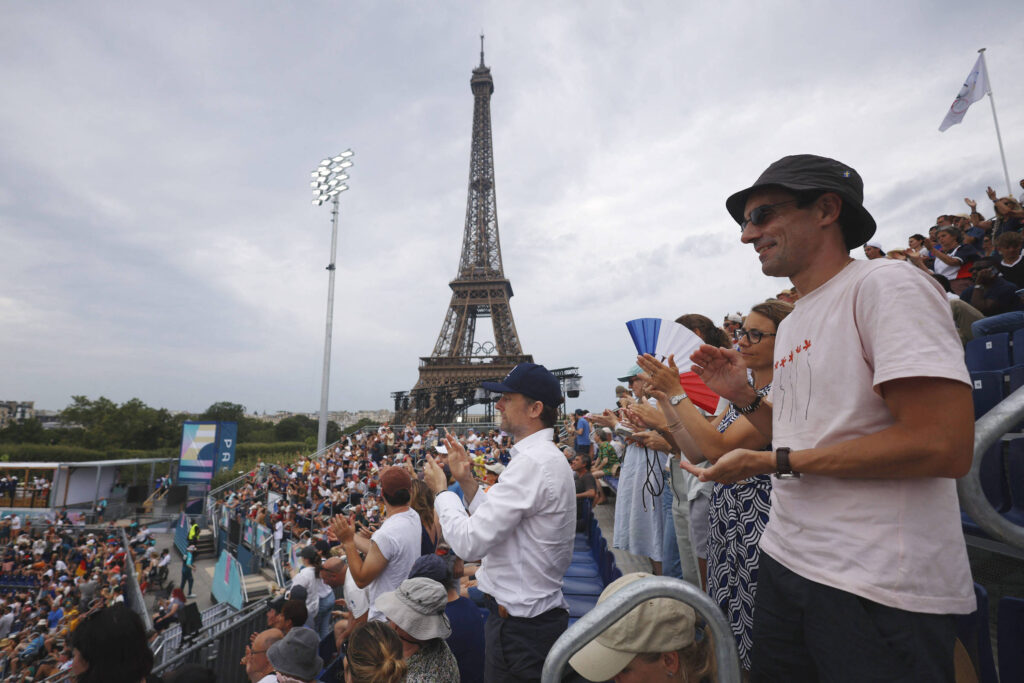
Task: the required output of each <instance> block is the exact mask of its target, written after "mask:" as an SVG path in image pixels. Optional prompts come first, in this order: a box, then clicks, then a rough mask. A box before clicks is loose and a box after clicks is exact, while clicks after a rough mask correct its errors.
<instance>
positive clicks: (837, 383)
mask: <svg viewBox="0 0 1024 683" xmlns="http://www.w3.org/2000/svg"><path fill="white" fill-rule="evenodd" d="M904 377H945V378H949V379H953V380H956V381H958V382H965V383H967V384H968V385H969V384H970V377H969V375H968V373H967V368H966V367H965V365H964V353H963V347H962V346H961V345H960V341H959V338H958V337H957V333H956V329H955V328H954V326H953V319H952V314H951V311H950V308H949V303H948V302H947V301H946V299H945V297H944V296H943V294H942V291H941V289H940V288H939V286H938V284H937V283H936V282H935V281H934V280H932V279H931V278H930V277H928V276H927V275H926V274H925V273H924V272H922V271H920V270H919V269H917V268H914V267H912V266H910V265H908V264H906V263H903V262H901V261H890V260H886V259H877V260H874V261H854V262H852V263H851V264H850V265H848V266H847V267H846V268H844V269H843V270H842V271H841V272H840V273H839V274H837V275H836V276H835V277H833V278H832V279H831V280H829V281H828V282H826V283H825V284H824V285H822V286H821V287H819V288H818V289H816V290H814V291H812V292H811V293H810V294H808V295H807V296H805V297H803V298H801V299H800V300H799V301H798V302H797V303H796V306H795V308H794V311H793V313H791V314H790V315H789V316H788V317H787V318H786V319H785V320H784V321H783V322H782V324H781V325H780V326H779V332H778V337H776V340H775V375H774V380H773V383H772V392H771V399H772V404H773V411H772V445H773V446H774V447H776V448H778V447H780V446H788V447H789V448H792V449H793V450H794V451H797V450H800V449H804V448H814V447H817V446H827V445H830V444H835V443H840V442H843V441H848V440H850V439H854V438H857V437H859V436H863V435H866V434H873V433H875V432H878V431H881V430H882V429H885V428H886V427H888V426H890V425H892V424H893V422H894V420H893V417H892V414H891V413H890V412H889V410H888V408H887V407H886V405H885V401H884V400H883V399H882V397H881V396H880V395H879V394H878V392H877V387H878V386H879V385H880V384H882V383H884V382H887V381H889V380H893V379H897V378H904ZM968 410H970V407H968ZM935 419H937V420H940V419H942V416H941V415H936V416H935ZM772 483H773V487H772V509H771V516H770V518H769V521H768V525H767V527H766V528H765V531H764V535H763V536H762V537H761V548H762V550H763V551H764V552H766V553H768V554H769V555H771V556H772V558H773V559H775V560H777V561H778V562H780V563H781V564H783V565H785V566H786V567H788V568H789V569H791V570H792V571H794V572H796V573H797V574H799V575H801V576H803V577H805V578H807V579H810V580H812V581H816V582H818V583H822V584H826V585H829V586H833V587H835V588H838V589H840V590H844V591H847V592H850V593H854V594H855V595H859V596H862V597H864V598H867V599H869V600H872V601H874V602H878V603H881V604H883V605H889V606H892V607H896V608H899V609H905V610H910V611H914V612H926V613H933V614H948V613H953V614H966V613H969V612H972V611H974V609H975V599H974V588H973V584H972V580H971V570H970V566H969V565H968V561H967V549H966V546H965V545H964V539H963V532H962V531H961V526H960V511H959V504H958V502H957V495H956V483H955V481H954V480H953V479H948V478H915V479H839V478H834V477H823V476H814V475H806V474H805V475H804V476H802V477H801V478H799V479H795V480H777V479H776V480H774V481H773V482H772Z"/></svg>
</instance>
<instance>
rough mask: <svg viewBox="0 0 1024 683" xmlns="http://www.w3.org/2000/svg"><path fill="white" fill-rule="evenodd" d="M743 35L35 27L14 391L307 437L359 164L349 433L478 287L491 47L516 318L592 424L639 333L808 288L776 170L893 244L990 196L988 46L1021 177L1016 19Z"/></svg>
mask: <svg viewBox="0 0 1024 683" xmlns="http://www.w3.org/2000/svg"><path fill="white" fill-rule="evenodd" d="M748 5H749V3H742V2H726V3H718V4H716V5H714V6H713V7H704V6H700V5H694V6H683V5H680V4H679V3H675V2H667V1H666V2H647V3H640V4H637V3H618V2H608V3H600V4H594V3H590V4H585V5H579V6H576V5H565V6H555V7H552V6H549V3H539V2H536V3H534V2H527V3H515V4H509V3H500V2H490V3H483V4H479V3H459V4H453V5H440V6H431V7H426V6H420V5H416V4H410V3H399V2H379V3H373V4H370V5H365V6H360V5H357V4H356V5H354V4H352V3H344V4H342V3H329V2H314V3H306V4H304V5H302V6H301V7H299V6H297V5H281V4H269V3H263V4H260V3H257V4H253V3H243V2H229V3H217V4H215V5H210V4H208V3H202V4H200V3H196V2H186V3H177V4H175V5H174V6H173V7H172V6H166V7H165V6H158V5H143V6H140V5H139V4H138V3H130V2H105V3H89V4H83V3H73V2H56V3H46V4H45V6H43V5H41V4H39V3H17V4H12V5H11V6H10V7H8V8H6V9H7V11H6V12H5V21H4V23H3V25H2V26H0V79H2V82H3V83H4V85H5V104H6V105H7V106H5V107H2V108H0V149H2V150H3V154H2V155H0V273H2V274H3V276H2V282H3V287H0V326H2V330H3V334H2V335H0V357H2V358H4V363H3V365H2V369H0V388H2V389H3V391H2V392H0V393H2V394H3V395H4V396H6V397H7V398H12V399H13V398H18V399H35V400H36V401H37V404H38V405H40V406H42V407H47V408H60V407H63V406H64V405H65V404H66V403H67V402H68V400H69V397H70V395H71V394H79V393H81V394H88V395H92V396H96V395H99V394H101V393H102V394H106V395H108V396H110V397H111V398H113V399H115V400H126V399H128V398H130V397H132V396H138V397H140V398H142V399H143V400H145V401H146V402H148V403H150V404H153V405H161V406H167V407H171V408H182V409H193V410H199V409H202V408H204V407H205V406H207V405H209V404H210V403H213V402H214V401H218V400H234V401H239V402H242V403H244V404H246V405H247V406H249V407H250V408H253V409H258V410H268V411H270V410H277V409H289V410H314V409H315V408H316V407H317V405H318V400H319V382H320V379H319V377H320V363H321V358H322V352H323V348H322V344H323V326H324V311H325V304H326V288H327V277H326V271H325V270H324V266H325V265H326V264H327V261H328V254H327V252H328V247H329V239H330V235H329V232H330V216H329V211H327V210H326V208H325V207H322V208H319V209H318V208H315V207H313V206H312V205H311V204H310V202H309V198H308V197H309V194H308V189H309V188H308V181H307V179H308V174H309V171H310V170H311V168H312V167H314V166H315V165H316V164H317V162H318V161H319V159H320V158H322V157H323V156H326V155H329V154H333V153H336V152H337V151H340V150H341V149H344V148H346V147H349V146H351V147H353V148H354V149H355V150H356V153H357V156H356V166H355V168H354V169H353V173H352V180H351V183H350V185H351V188H352V189H351V191H350V192H348V193H346V194H345V195H343V196H342V202H341V220H340V237H339V257H338V271H337V275H338V277H337V280H338V297H337V307H336V313H335V343H334V368H333V373H332V388H331V396H332V399H331V406H332V408H339V409H340V408H349V409H355V408H374V407H385V406H388V405H389V404H390V401H389V398H388V394H389V392H391V391H393V390H399V389H408V388H409V387H411V386H412V385H413V383H414V382H415V381H416V372H417V365H418V358H419V356H422V355H427V354H428V353H429V352H430V350H431V349H432V348H433V344H434V339H435V337H436V335H437V332H438V330H439V328H440V325H441V320H442V317H443V315H444V312H445V308H446V306H447V303H448V297H449V293H450V290H449V289H448V286H447V283H448V281H449V280H450V279H451V278H452V277H453V276H454V275H455V271H456V267H457V263H458V250H459V246H460V244H461V239H462V222H463V218H464V214H465V200H466V187H465V184H466V177H467V170H468V160H469V143H470V126H471V114H472V96H471V94H470V92H469V87H468V80H469V76H470V70H471V69H472V67H473V66H475V65H476V63H477V61H478V54H477V50H478V47H477V42H476V41H477V38H476V35H477V33H478V32H479V29H480V28H481V27H483V28H485V29H486V30H487V32H488V38H487V62H488V64H489V65H490V66H491V67H492V70H493V74H494V79H495V86H496V89H495V94H494V98H493V100H492V113H493V124H494V145H495V160H496V164H497V188H498V211H499V223H500V227H501V236H502V247H503V255H504V264H505V270H506V274H507V275H508V276H509V277H510V279H511V280H512V283H513V286H514V288H515V292H516V296H515V297H514V298H513V300H512V307H513V313H514V315H515V319H516V323H517V325H518V328H519V332H520V335H521V337H522V341H523V344H524V347H525V349H526V351H527V352H530V353H533V354H534V356H535V357H536V359H537V360H538V361H540V362H543V363H546V364H548V365H550V366H553V367H561V366H567V365H578V366H579V367H580V368H581V370H582V372H583V374H584V377H585V385H586V389H587V391H586V392H585V393H584V394H583V396H582V397H581V399H579V400H578V402H579V403H580V404H583V405H587V406H588V407H592V408H596V407H598V406H600V405H604V404H605V403H608V402H610V400H611V387H612V386H613V384H614V377H615V376H616V375H617V374H619V373H621V372H622V370H623V369H624V367H625V366H626V365H628V363H629V362H630V357H631V355H632V354H633V349H632V346H631V343H630V342H629V338H628V335H626V333H625V328H624V326H623V322H624V321H625V320H628V319H630V318H634V317H641V316H657V317H667V318H668V317H675V316H676V315H679V314H680V313H683V312H701V313H705V314H706V315H709V316H711V317H712V318H714V319H716V320H717V319H720V318H721V316H722V315H723V314H724V313H725V312H726V311H733V310H746V309H748V308H749V307H750V305H752V304H753V303H755V302H756V301H759V300H761V299H763V298H765V297H766V296H768V295H770V294H774V293H775V292H777V291H778V290H779V289H780V288H782V287H783V286H785V284H786V283H785V282H784V281H780V280H776V279H772V278H766V277H764V276H762V275H761V274H760V272H759V270H758V265H757V260H756V258H755V256H754V254H753V251H752V250H751V249H750V248H749V247H746V246H744V245H742V244H740V243H739V239H738V234H737V230H736V227H735V225H734V224H733V223H732V222H731V220H730V219H729V218H728V216H727V215H726V214H725V212H724V209H723V202H724V198H725V197H726V196H727V195H728V194H729V193H731V192H732V191H734V190H736V189H737V188H738V187H740V186H742V185H743V184H745V183H749V182H750V181H751V180H753V178H755V177H756V176H757V174H758V173H759V172H760V171H761V170H762V169H763V168H764V166H766V165H767V164H768V163H770V162H771V161H773V160H774V159H775V158H777V157H779V156H781V155H783V154H789V153H793V152H804V151H813V152H817V153H821V154H827V155H831V156H835V157H838V158H841V159H843V160H845V161H847V162H848V163H851V164H852V165H854V166H855V167H856V168H858V170H859V171H861V173H862V175H863V176H864V178H865V180H866V193H867V199H866V202H867V205H868V207H869V208H870V209H871V210H872V212H873V213H874V214H875V216H876V218H877V219H878V222H879V237H880V239H882V241H883V242H884V243H885V244H886V245H888V244H894V245H895V244H897V243H900V244H901V243H902V242H903V241H904V240H905V238H906V236H907V235H909V234H910V233H912V232H917V231H919V230H921V229H922V228H923V227H927V225H929V224H930V222H931V221H933V220H934V217H935V216H936V215H938V214H939V213H947V212H959V211H962V210H963V203H962V199H963V197H964V196H968V195H971V196H974V197H976V198H983V195H984V187H985V186H986V185H989V184H994V185H995V184H999V185H1001V169H1000V167H999V161H998V155H997V151H996V146H995V140H994V134H993V130H992V124H991V116H990V114H989V112H988V110H987V108H988V105H987V103H984V102H982V103H978V104H976V105H975V106H974V107H972V108H971V110H970V111H969V112H968V114H967V116H966V118H965V120H964V123H963V124H962V125H960V126H956V127H954V128H952V129H950V130H949V131H947V132H946V133H942V134H940V133H938V131H937V127H938V124H939V121H940V120H941V119H942V116H943V114H944V111H945V109H946V108H947V107H948V105H949V103H950V101H951V100H952V98H953V96H954V95H955V93H956V90H957V88H958V86H959V83H960V81H961V79H962V78H963V77H964V76H965V75H966V74H967V71H968V70H969V68H970V66H971V64H972V63H973V61H974V59H975V50H976V49H977V48H978V47H983V46H985V47H988V49H989V51H988V57H989V68H990V75H991V78H992V81H993V85H994V87H995V89H996V96H997V99H998V102H999V105H1000V115H1001V119H1000V123H1001V125H1002V130H1003V136H1004V142H1005V144H1006V149H1007V155H1008V157H1009V159H1010V164H1011V173H1015V174H1017V177H1019V176H1020V175H1021V174H1022V166H1021V165H1020V163H1019V159H1020V158H1021V153H1022V146H1024V140H1022V138H1021V134H1020V131H1021V130H1022V128H1024V126H1022V124H1024V121H1022V118H1024V114H1022V111H1024V109H1022V108H1021V107H1020V106H1019V104H1020V102H1022V101H1024V84H1021V83H1020V80H1019V79H1018V78H1017V77H1016V75H1017V74H1019V73H1021V70H1022V66H1024V57H1022V55H1021V54H1020V51H1019V49H1018V48H1017V42H1018V41H1017V38H1016V37H1017V36H1019V35H1020V33H1021V28H1022V24H1024V20H1020V19H1016V18H1015V17H1016V16H1017V13H1016V12H1014V11H1013V10H1014V9H1016V5H1014V4H1012V3H1010V2H1008V1H1006V2H993V3H982V4H980V5H971V6H967V5H963V4H961V3H952V2H942V3H929V4H928V5H924V4H908V5H900V4H896V5H894V4H892V3H887V4H884V5H883V4H881V3H874V2H869V3H859V4H856V5H851V4H848V5H843V6H835V5H834V4H833V3H811V4H810V5H808V4H807V3H784V4H781V5H780V4H778V3H776V4H773V5H772V6H771V7H765V8H764V9H758V10H752V9H751V8H750V7H749V6H748ZM997 25H998V26H999V27H1000V28H999V30H998V31H993V29H992V27H993V26H997ZM954 37H955V38H954ZM985 204H986V202H982V207H983V210H984V208H986V207H985Z"/></svg>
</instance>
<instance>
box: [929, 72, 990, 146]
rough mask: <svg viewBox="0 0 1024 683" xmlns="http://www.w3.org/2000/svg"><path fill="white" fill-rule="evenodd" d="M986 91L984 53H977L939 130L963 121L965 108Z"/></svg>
mask: <svg viewBox="0 0 1024 683" xmlns="http://www.w3.org/2000/svg"><path fill="white" fill-rule="evenodd" d="M988 91H989V88H988V71H986V70H985V55H984V54H980V55H978V61H976V62H975V63H974V68H973V69H971V73H969V74H968V75H967V80H965V81H964V85H963V87H962V88H960V92H959V94H957V96H956V99H955V100H953V104H952V105H950V107H949V112H947V113H946V118H944V119H942V124H941V125H940V126H939V132H942V131H944V130H946V129H947V128H949V127H950V126H952V125H955V124H957V123H960V122H961V121H963V118H964V114H966V113H967V108H968V107H970V106H971V105H972V104H974V103H975V102H977V101H978V100H980V99H981V98H982V97H984V96H985V95H986V94H987V93H988Z"/></svg>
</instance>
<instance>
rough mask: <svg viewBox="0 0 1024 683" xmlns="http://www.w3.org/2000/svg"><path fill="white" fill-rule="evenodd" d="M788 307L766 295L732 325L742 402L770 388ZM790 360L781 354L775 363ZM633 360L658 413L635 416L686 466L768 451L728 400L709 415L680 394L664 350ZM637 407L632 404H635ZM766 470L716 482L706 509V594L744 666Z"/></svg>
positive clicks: (766, 495) (766, 504)
mask: <svg viewBox="0 0 1024 683" xmlns="http://www.w3.org/2000/svg"><path fill="white" fill-rule="evenodd" d="M792 310H793V306H792V305H791V304H788V303H785V302H783V301H775V300H771V301H766V302H764V303H760V304H757V305H756V306H754V307H753V308H752V309H751V310H750V313H749V314H748V315H747V317H746V318H745V319H744V321H743V327H742V328H740V329H739V330H737V332H736V334H737V339H738V345H739V354H740V357H741V358H742V360H743V362H744V364H745V365H746V366H747V369H748V370H749V371H750V377H751V382H752V384H753V386H754V389H755V390H756V391H757V395H758V397H760V398H759V399H758V401H756V402H755V403H754V404H753V405H752V406H745V407H743V408H744V409H745V410H746V412H752V410H753V409H756V407H757V404H758V403H759V402H760V399H761V398H764V397H766V396H767V395H768V392H769V391H770V389H771V382H772V376H773V372H774V364H775V333H776V330H778V326H779V323H781V322H782V320H783V319H784V318H785V317H786V316H787V315H789V313H790V312H791V311H792ZM785 360H787V359H786V358H782V359H780V361H779V362H780V363H781V362H783V361H785ZM637 363H638V364H639V365H640V367H641V368H643V370H644V373H645V376H646V377H647V379H648V382H649V383H650V385H651V387H652V388H651V395H652V396H653V397H654V398H656V399H657V400H658V405H659V407H660V408H661V414H660V415H659V414H658V413H657V411H651V410H646V409H645V408H640V410H639V411H637V412H640V413H641V415H640V417H641V418H642V419H643V420H644V421H645V422H647V423H648V424H649V425H650V426H651V427H653V428H654V429H656V430H658V431H659V432H660V433H662V434H663V435H664V436H665V437H666V438H670V439H671V440H672V441H673V442H674V443H675V445H676V446H677V447H678V449H679V450H680V451H681V452H682V454H683V455H685V456H686V460H687V461H688V462H686V461H683V462H681V463H680V466H681V467H683V469H686V470H687V471H689V472H691V473H692V474H695V475H699V473H700V470H699V469H697V468H696V467H695V466H696V465H699V464H700V463H702V462H704V461H708V462H711V463H714V462H715V461H717V460H718V459H719V458H720V457H721V456H723V455H725V454H726V453H728V452H729V451H732V450H734V449H737V448H748V449H753V450H767V449H770V448H771V444H770V443H769V440H768V439H767V438H766V437H765V436H764V435H763V434H762V433H761V432H759V431H758V430H757V429H756V428H755V427H754V425H753V424H751V423H750V422H749V421H748V420H747V419H746V418H745V417H744V416H743V415H742V414H741V410H740V408H738V407H737V406H735V405H732V404H730V405H729V407H728V409H727V410H726V411H725V412H723V413H722V414H721V415H719V416H718V417H716V418H714V419H713V420H712V421H710V422H709V421H708V420H706V419H705V418H704V416H703V415H701V413H700V411H699V410H698V408H697V407H696V406H695V405H694V404H693V403H692V402H691V401H690V400H689V399H688V398H686V397H685V396H684V395H683V391H682V388H681V386H680V384H679V368H678V367H676V364H675V362H674V359H673V358H672V357H669V363H668V364H667V365H666V364H664V363H661V362H659V361H658V360H657V359H656V358H654V357H653V356H651V355H644V356H641V357H640V358H639V359H638V360H637ZM634 410H636V409H634ZM771 490H772V484H771V477H770V476H769V475H758V476H755V477H751V478H750V479H747V480H745V481H742V482H737V483H735V484H718V483H716V484H715V485H714V489H713V490H712V493H711V504H710V506H709V510H708V524H709V533H708V552H707V579H708V594H709V595H710V596H711V597H712V598H713V599H714V600H715V601H716V602H717V603H718V604H719V605H720V606H721V608H722V610H723V611H724V612H725V615H726V616H727V617H728V619H729V623H730V625H731V626H732V632H733V635H734V636H735V638H736V645H737V647H738V649H739V653H740V662H741V664H742V665H743V668H744V669H749V668H750V647H751V632H752V625H753V619H752V614H753V610H754V595H755V593H756V590H757V572H758V564H759V560H760V550H759V549H758V542H759V541H760V539H761V533H762V532H763V531H764V526H765V524H766V523H767V522H768V512H769V509H770V505H771V502H770V497H771Z"/></svg>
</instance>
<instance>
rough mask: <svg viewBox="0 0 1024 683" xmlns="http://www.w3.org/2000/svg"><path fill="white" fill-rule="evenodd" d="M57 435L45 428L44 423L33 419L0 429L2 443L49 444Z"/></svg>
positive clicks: (0, 441) (13, 423)
mask: <svg viewBox="0 0 1024 683" xmlns="http://www.w3.org/2000/svg"><path fill="white" fill-rule="evenodd" d="M54 437H55V434H54V433H53V432H48V431H47V430H46V429H44V428H43V423H42V422H40V421H39V420H37V419H35V418H32V419H30V420H24V421H22V422H12V423H11V424H9V425H7V426H6V427H5V428H4V429H0V443H49V442H50V441H52V440H54Z"/></svg>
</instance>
